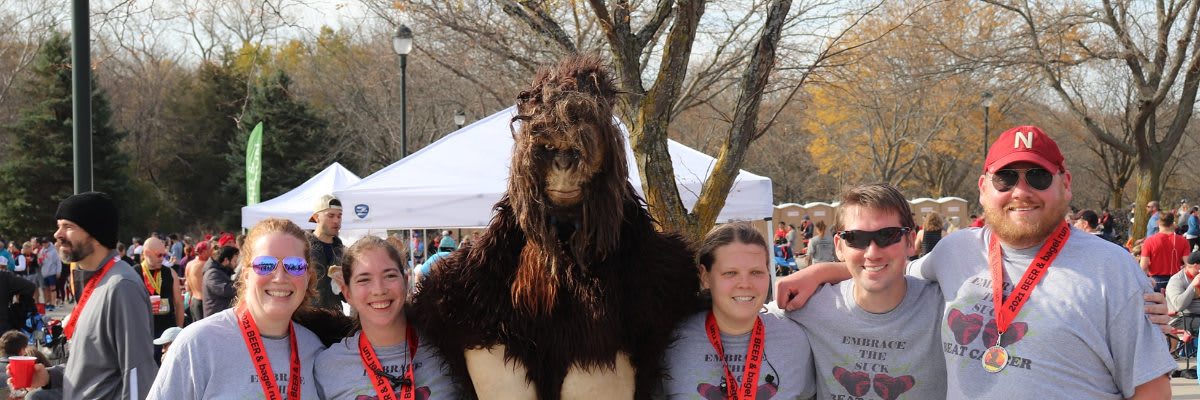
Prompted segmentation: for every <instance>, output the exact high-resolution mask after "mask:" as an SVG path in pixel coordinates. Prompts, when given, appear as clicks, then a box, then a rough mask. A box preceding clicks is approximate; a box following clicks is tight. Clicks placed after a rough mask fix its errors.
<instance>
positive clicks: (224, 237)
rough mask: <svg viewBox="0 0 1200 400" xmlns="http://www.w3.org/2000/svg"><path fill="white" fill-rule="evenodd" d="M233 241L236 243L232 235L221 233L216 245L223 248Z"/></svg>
mask: <svg viewBox="0 0 1200 400" xmlns="http://www.w3.org/2000/svg"><path fill="white" fill-rule="evenodd" d="M235 241H237V239H236V238H234V237H233V235H231V234H229V233H225V232H222V233H221V239H219V240H217V245H218V246H221V247H225V246H229V245H230V244H231V243H233V242H235Z"/></svg>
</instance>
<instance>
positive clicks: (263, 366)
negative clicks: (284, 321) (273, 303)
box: [237, 306, 303, 400]
mask: <svg viewBox="0 0 1200 400" xmlns="http://www.w3.org/2000/svg"><path fill="white" fill-rule="evenodd" d="M237 317H238V327H239V328H241V331H242V339H243V340H245V341H246V348H247V349H248V350H250V361H251V362H253V363H254V372H255V373H256V374H258V383H261V384H262V389H263V395H264V396H265V398H266V399H267V400H282V398H283V396H282V395H281V394H280V393H279V386H277V385H275V374H274V373H273V372H272V371H271V360H270V359H269V358H268V357H267V349H266V348H265V347H263V338H262V335H261V334H259V333H258V324H255V323H254V316H253V315H250V313H249V312H246V308H245V307H244V306H243V307H238V309H237ZM288 342H289V343H288V344H289V345H290V347H291V350H292V351H291V353H292V354H291V356H292V357H291V368H289V371H288V372H289V373H290V374H291V375H289V376H288V389H287V398H288V400H298V399H299V398H300V380H301V379H303V377H301V376H300V351H299V350H298V349H297V347H296V326H295V325H294V324H292V322H291V321H288Z"/></svg>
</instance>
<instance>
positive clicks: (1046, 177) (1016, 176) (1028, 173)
mask: <svg viewBox="0 0 1200 400" xmlns="http://www.w3.org/2000/svg"><path fill="white" fill-rule="evenodd" d="M1021 175H1024V176H1025V182H1027V183H1029V187H1031V188H1033V189H1034V190H1046V189H1047V188H1049V187H1050V183H1052V182H1054V173H1053V172H1050V171H1048V170H1046V169H1045V168H1026V169H1002V170H997V171H996V172H993V173H992V187H994V188H996V191H999V192H1007V191H1009V190H1012V189H1013V188H1014V187H1016V186H1017V181H1018V180H1020V179H1021Z"/></svg>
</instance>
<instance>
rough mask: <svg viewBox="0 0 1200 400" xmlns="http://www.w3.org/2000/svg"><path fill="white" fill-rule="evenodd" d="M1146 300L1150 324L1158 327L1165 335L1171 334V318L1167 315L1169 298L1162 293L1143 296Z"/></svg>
mask: <svg viewBox="0 0 1200 400" xmlns="http://www.w3.org/2000/svg"><path fill="white" fill-rule="evenodd" d="M1142 297H1143V299H1145V300H1146V317H1148V318H1150V322H1151V323H1153V324H1155V325H1158V329H1159V330H1161V331H1163V333H1170V332H1171V330H1172V328H1171V316H1170V315H1167V297H1166V296H1163V294H1162V293H1158V292H1155V293H1147V294H1145V295H1143V296H1142Z"/></svg>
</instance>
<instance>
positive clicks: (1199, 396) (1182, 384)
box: [1171, 360, 1200, 400]
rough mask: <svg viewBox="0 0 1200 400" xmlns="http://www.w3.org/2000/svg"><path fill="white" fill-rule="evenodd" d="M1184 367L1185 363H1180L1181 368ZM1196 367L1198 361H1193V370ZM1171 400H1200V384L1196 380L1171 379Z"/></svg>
mask: <svg viewBox="0 0 1200 400" xmlns="http://www.w3.org/2000/svg"><path fill="white" fill-rule="evenodd" d="M1183 367H1184V362H1183V361H1179V368H1183ZM1195 367H1196V360H1192V368H1195ZM1171 398H1172V399H1175V400H1181V399H1183V400H1186V399H1190V400H1200V382H1198V381H1197V380H1195V379H1184V378H1171Z"/></svg>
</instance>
